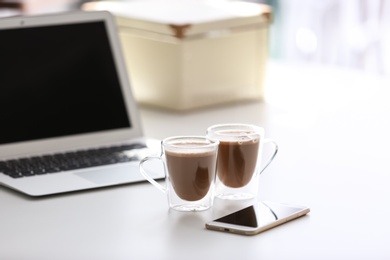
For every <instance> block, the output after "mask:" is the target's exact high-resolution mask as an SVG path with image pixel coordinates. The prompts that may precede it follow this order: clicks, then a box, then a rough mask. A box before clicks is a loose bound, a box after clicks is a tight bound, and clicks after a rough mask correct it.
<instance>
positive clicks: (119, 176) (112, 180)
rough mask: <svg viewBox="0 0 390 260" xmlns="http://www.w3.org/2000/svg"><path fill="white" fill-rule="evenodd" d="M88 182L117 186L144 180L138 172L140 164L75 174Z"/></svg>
mask: <svg viewBox="0 0 390 260" xmlns="http://www.w3.org/2000/svg"><path fill="white" fill-rule="evenodd" d="M75 175H77V176H80V177H82V178H83V179H86V180H88V181H91V182H93V183H96V184H99V185H100V184H117V183H124V182H133V181H138V180H139V181H140V180H144V178H143V177H142V175H141V173H139V170H138V164H131V163H130V164H129V163H126V164H125V165H115V166H113V167H102V168H101V169H96V168H95V169H93V170H84V171H81V172H77V173H75Z"/></svg>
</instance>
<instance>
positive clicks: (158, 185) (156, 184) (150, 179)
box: [139, 156, 167, 193]
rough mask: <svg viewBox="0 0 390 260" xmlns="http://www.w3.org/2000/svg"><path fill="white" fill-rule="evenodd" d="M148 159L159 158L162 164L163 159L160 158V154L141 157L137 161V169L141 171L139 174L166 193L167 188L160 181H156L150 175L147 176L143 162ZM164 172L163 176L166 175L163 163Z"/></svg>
mask: <svg viewBox="0 0 390 260" xmlns="http://www.w3.org/2000/svg"><path fill="white" fill-rule="evenodd" d="M149 160H159V161H161V162H162V163H163V164H164V161H163V160H162V159H161V157H160V156H147V157H145V158H143V159H142V160H141V161H140V162H139V169H140V171H141V174H142V175H143V176H144V177H145V179H146V180H148V181H149V182H150V183H151V184H153V185H154V186H155V187H156V188H157V189H159V190H160V191H162V192H163V193H167V188H165V187H163V186H162V185H161V184H160V183H158V182H157V181H155V180H154V179H153V178H152V177H150V176H149V174H148V173H147V172H146V171H145V169H144V163H145V162H146V161H149ZM164 173H165V176H167V173H166V172H165V165H164Z"/></svg>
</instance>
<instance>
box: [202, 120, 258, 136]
mask: <svg viewBox="0 0 390 260" xmlns="http://www.w3.org/2000/svg"><path fill="white" fill-rule="evenodd" d="M241 127H242V128H243V129H244V128H247V129H254V130H256V132H259V133H260V134H264V128H263V127H261V126H257V125H254V124H244V123H232V124H216V125H212V126H210V127H208V128H207V134H209V133H213V134H216V135H218V134H217V133H215V132H216V131H218V130H229V129H234V128H241Z"/></svg>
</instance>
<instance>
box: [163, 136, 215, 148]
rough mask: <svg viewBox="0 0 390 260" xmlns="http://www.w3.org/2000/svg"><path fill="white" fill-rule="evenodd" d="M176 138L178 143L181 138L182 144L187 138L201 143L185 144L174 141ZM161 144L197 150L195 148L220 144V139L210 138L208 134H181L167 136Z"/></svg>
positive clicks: (188, 140) (189, 140)
mask: <svg viewBox="0 0 390 260" xmlns="http://www.w3.org/2000/svg"><path fill="white" fill-rule="evenodd" d="M174 140H177V141H178V142H177V143H179V141H180V140H181V141H182V142H181V144H183V143H185V142H183V141H185V140H187V142H188V143H190V142H191V140H192V141H193V142H194V141H195V142H196V141H199V142H200V144H201V145H196V146H183V145H179V144H177V143H174V142H173V141H174ZM161 144H162V146H163V147H169V148H178V149H179V148H180V149H183V150H195V149H205V148H209V147H215V146H218V145H219V140H216V139H213V138H210V137H208V136H201V135H180V136H171V137H167V138H165V139H163V140H162V141H161ZM203 144H204V145H203Z"/></svg>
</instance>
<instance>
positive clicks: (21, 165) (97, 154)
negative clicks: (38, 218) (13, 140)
mask: <svg viewBox="0 0 390 260" xmlns="http://www.w3.org/2000/svg"><path fill="white" fill-rule="evenodd" d="M139 149H146V146H145V145H144V144H140V143H137V144H131V145H121V146H112V147H105V148H98V149H90V150H80V151H74V152H67V153H59V154H52V155H43V156H36V157H26V158H20V159H16V160H6V161H0V172H2V173H4V174H6V175H8V176H10V177H12V178H20V177H28V176H34V175H41V174H49V173H57V172H62V171H68V170H76V169H81V168H88V167H95V166H101V165H108V164H115V163H124V162H129V161H134V160H139V159H140V158H139V156H137V154H136V153H132V152H131V151H136V150H139Z"/></svg>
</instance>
